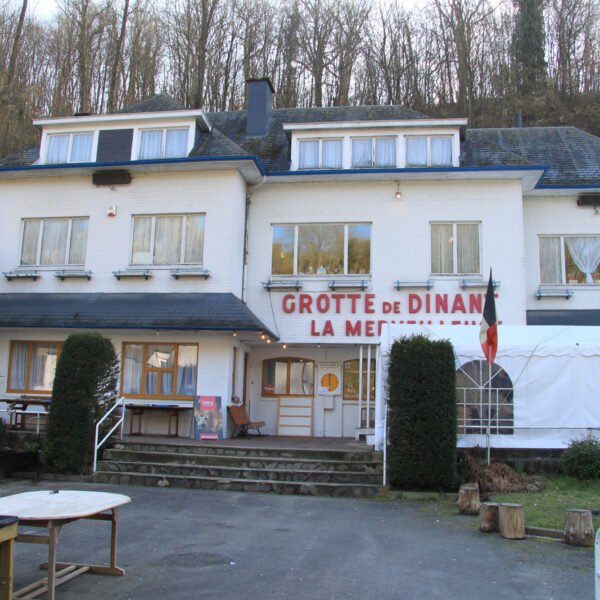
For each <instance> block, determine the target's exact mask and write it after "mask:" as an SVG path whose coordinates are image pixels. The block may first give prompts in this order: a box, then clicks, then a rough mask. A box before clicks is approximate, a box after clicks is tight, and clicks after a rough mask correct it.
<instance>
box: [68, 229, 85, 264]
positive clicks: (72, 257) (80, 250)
mask: <svg viewBox="0 0 600 600" xmlns="http://www.w3.org/2000/svg"><path fill="white" fill-rule="evenodd" d="M87 232H88V220H87V219H73V221H72V224H71V246H70V248H69V264H70V265H84V264H85V250H86V246H87Z"/></svg>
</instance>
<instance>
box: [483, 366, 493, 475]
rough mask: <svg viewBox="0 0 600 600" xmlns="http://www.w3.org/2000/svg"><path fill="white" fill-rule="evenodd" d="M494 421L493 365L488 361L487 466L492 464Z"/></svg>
mask: <svg viewBox="0 0 600 600" xmlns="http://www.w3.org/2000/svg"><path fill="white" fill-rule="evenodd" d="M491 420H492V363H491V362H489V361H488V418H487V433H486V436H485V437H486V444H487V464H488V465H489V464H490V423H491Z"/></svg>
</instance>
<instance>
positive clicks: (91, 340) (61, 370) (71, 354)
mask: <svg viewBox="0 0 600 600" xmlns="http://www.w3.org/2000/svg"><path fill="white" fill-rule="evenodd" d="M117 383H118V362H117V356H116V354H115V350H114V348H113V345H112V343H111V341H110V340H109V339H107V338H105V337H103V336H101V335H99V334H97V333H79V334H74V335H71V336H69V337H68V338H67V339H66V341H65V343H64V344H63V345H62V350H61V353H60V358H59V360H58V364H57V365H56V374H55V377H54V387H53V389H52V401H51V402H50V411H49V414H48V429H47V432H46V438H45V440H44V453H43V457H44V463H45V465H46V467H48V468H49V469H51V470H55V471H60V472H75V473H83V472H86V471H88V470H89V467H90V465H91V463H92V460H93V452H94V432H95V426H96V422H97V421H98V420H99V419H100V418H101V417H102V415H103V414H104V413H105V411H106V409H107V408H109V407H110V406H112V404H114V402H115V401H116V398H117Z"/></svg>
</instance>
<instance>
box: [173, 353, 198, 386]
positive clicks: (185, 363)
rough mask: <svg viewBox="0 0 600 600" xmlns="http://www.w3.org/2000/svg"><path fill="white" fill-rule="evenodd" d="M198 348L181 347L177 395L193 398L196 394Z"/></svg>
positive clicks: (178, 363) (178, 361)
mask: <svg viewBox="0 0 600 600" xmlns="http://www.w3.org/2000/svg"><path fill="white" fill-rule="evenodd" d="M197 362H198V349H197V348H196V346H179V351H178V356H177V395H178V396H193V395H194V394H195V393H196V364H197Z"/></svg>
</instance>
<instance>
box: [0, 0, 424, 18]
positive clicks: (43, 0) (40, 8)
mask: <svg viewBox="0 0 600 600" xmlns="http://www.w3.org/2000/svg"><path fill="white" fill-rule="evenodd" d="M160 1H163V0H160ZM378 1H379V0H373V2H378ZM388 1H390V2H393V0H388ZM427 1H428V0H397V2H398V4H400V5H401V6H403V7H404V8H412V7H413V6H423V5H424V4H425V3H426V2H427ZM10 4H11V5H12V6H13V8H14V9H15V10H19V9H20V7H21V6H22V0H10ZM56 7H57V3H56V0H29V3H28V6H27V13H28V14H30V15H35V16H36V17H38V18H40V19H51V18H52V17H53V16H54V14H55V13H56Z"/></svg>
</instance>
